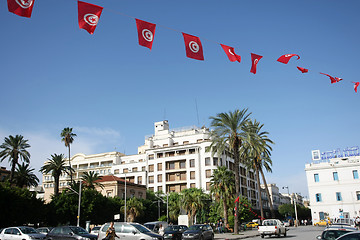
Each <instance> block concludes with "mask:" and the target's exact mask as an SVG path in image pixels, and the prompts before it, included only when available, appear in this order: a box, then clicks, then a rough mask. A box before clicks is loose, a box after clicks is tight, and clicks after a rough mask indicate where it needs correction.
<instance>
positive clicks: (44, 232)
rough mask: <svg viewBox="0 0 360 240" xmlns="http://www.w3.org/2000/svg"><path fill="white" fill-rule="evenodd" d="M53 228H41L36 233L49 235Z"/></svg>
mask: <svg viewBox="0 0 360 240" xmlns="http://www.w3.org/2000/svg"><path fill="white" fill-rule="evenodd" d="M51 229H52V227H40V228H37V229H36V231H38V232H39V233H43V234H48V233H49V232H50V231H51Z"/></svg>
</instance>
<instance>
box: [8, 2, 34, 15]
mask: <svg viewBox="0 0 360 240" xmlns="http://www.w3.org/2000/svg"><path fill="white" fill-rule="evenodd" d="M34 1H35V0H7V3H8V9H9V12H12V13H14V14H16V15H19V16H21V17H27V18H30V17H31V13H32V9H33V7H34Z"/></svg>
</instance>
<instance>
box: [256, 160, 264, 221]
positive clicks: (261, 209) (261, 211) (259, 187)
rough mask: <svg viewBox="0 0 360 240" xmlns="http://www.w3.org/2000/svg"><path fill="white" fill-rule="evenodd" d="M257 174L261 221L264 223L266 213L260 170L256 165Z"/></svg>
mask: <svg viewBox="0 0 360 240" xmlns="http://www.w3.org/2000/svg"><path fill="white" fill-rule="evenodd" d="M255 172H256V181H257V185H258V192H259V204H260V215H261V221H262V220H263V219H264V211H263V205H262V199H261V186H260V177H259V169H258V167H257V164H256V163H255Z"/></svg>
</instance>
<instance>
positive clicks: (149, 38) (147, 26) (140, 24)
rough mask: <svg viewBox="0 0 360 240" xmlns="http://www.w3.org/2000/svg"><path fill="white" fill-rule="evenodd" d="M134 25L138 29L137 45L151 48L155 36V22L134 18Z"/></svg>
mask: <svg viewBox="0 0 360 240" xmlns="http://www.w3.org/2000/svg"><path fill="white" fill-rule="evenodd" d="M135 20H136V27H137V30H138V38H139V45H140V46H144V47H147V48H149V49H150V50H151V48H152V44H153V42H154V37H155V28H156V24H153V23H149V22H145V21H142V20H140V19H136V18H135Z"/></svg>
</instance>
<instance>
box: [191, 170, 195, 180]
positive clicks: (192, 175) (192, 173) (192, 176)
mask: <svg viewBox="0 0 360 240" xmlns="http://www.w3.org/2000/svg"><path fill="white" fill-rule="evenodd" d="M190 179H195V172H194V171H191V172H190Z"/></svg>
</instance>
